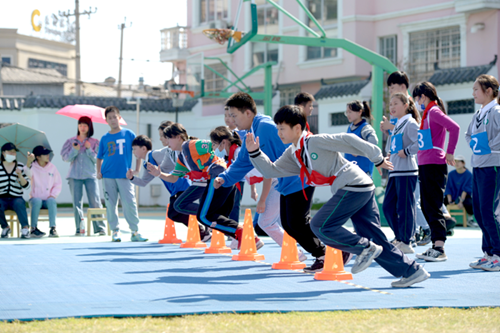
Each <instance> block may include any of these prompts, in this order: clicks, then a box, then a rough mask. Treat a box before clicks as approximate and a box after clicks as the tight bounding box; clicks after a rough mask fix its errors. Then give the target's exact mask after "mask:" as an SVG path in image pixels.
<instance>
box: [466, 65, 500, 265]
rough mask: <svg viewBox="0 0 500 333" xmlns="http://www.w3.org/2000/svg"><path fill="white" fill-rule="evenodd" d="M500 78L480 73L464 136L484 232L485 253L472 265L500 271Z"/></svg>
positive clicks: (475, 203)
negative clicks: (472, 113)
mask: <svg viewBox="0 0 500 333" xmlns="http://www.w3.org/2000/svg"><path fill="white" fill-rule="evenodd" d="M498 87H499V84H498V81H497V79H495V78H494V77H493V76H491V75H485V74H483V75H480V76H479V77H478V78H477V79H476V82H474V86H473V88H472V95H473V96H474V101H475V103H476V104H481V109H480V110H478V111H477V112H476V113H475V114H474V116H473V117H472V121H471V123H470V125H469V128H468V129H467V132H466V134H465V139H466V140H467V143H469V145H470V147H471V149H472V153H473V154H472V158H471V165H472V168H473V172H472V204H473V209H474V216H475V217H476V220H477V223H478V224H479V227H480V228H481V231H482V232H483V240H482V246H481V248H482V251H483V253H484V256H483V257H482V258H480V259H479V260H476V261H473V262H471V263H470V267H472V268H476V269H483V270H485V271H492V272H498V271H500V186H499V184H500V105H498V104H499V103H500V97H498Z"/></svg>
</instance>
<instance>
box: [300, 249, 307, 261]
mask: <svg viewBox="0 0 500 333" xmlns="http://www.w3.org/2000/svg"><path fill="white" fill-rule="evenodd" d="M298 252H299V253H298V254H299V261H300V262H302V261H306V260H307V256H306V255H305V254H304V252H302V250H299V251H298Z"/></svg>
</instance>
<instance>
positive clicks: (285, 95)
mask: <svg viewBox="0 0 500 333" xmlns="http://www.w3.org/2000/svg"><path fill="white" fill-rule="evenodd" d="M299 92H300V87H295V88H286V89H280V107H281V106H285V105H293V104H294V103H295V96H297V94H298V93H299Z"/></svg>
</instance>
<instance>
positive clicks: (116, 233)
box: [111, 230, 122, 242]
mask: <svg viewBox="0 0 500 333" xmlns="http://www.w3.org/2000/svg"><path fill="white" fill-rule="evenodd" d="M111 241H112V242H121V241H122V238H121V236H120V230H115V231H113V235H112V236H111Z"/></svg>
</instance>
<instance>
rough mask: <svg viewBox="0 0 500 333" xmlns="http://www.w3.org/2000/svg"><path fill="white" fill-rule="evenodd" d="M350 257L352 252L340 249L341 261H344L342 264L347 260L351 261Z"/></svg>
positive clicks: (346, 262)
mask: <svg viewBox="0 0 500 333" xmlns="http://www.w3.org/2000/svg"><path fill="white" fill-rule="evenodd" d="M352 257H353V254H352V253H349V252H344V251H342V261H343V262H344V266H345V265H347V264H348V263H349V261H351V259H352Z"/></svg>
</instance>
